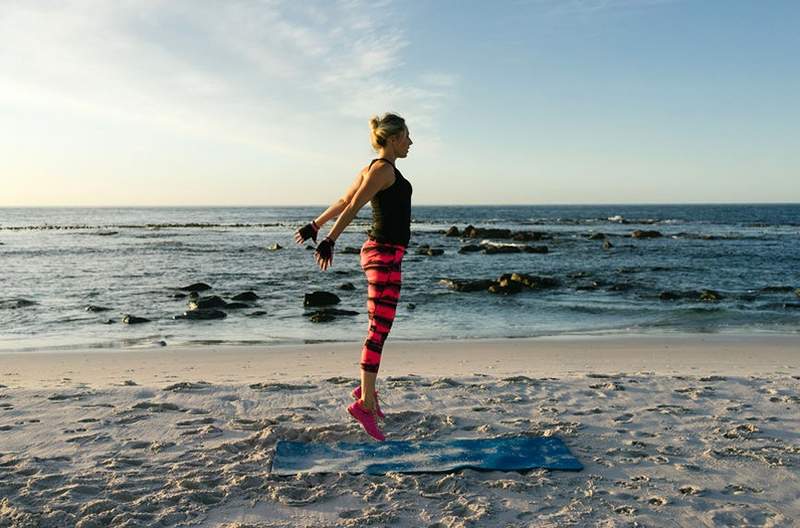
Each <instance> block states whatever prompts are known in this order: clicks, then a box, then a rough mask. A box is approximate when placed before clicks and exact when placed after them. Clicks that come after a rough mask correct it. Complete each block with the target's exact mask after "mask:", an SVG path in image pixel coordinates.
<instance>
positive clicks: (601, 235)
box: [589, 233, 606, 240]
mask: <svg viewBox="0 0 800 528" xmlns="http://www.w3.org/2000/svg"><path fill="white" fill-rule="evenodd" d="M605 238H606V235H605V233H592V234H591V235H589V240H604V239H605Z"/></svg>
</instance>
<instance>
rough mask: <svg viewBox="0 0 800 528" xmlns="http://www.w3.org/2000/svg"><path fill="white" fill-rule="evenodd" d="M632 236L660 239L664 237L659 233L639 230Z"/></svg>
mask: <svg viewBox="0 0 800 528" xmlns="http://www.w3.org/2000/svg"><path fill="white" fill-rule="evenodd" d="M631 236H632V237H633V238H658V237H662V236H664V235H662V234H661V233H660V232H659V231H643V230H641V229H637V230H636V231H634V232H633V233H631Z"/></svg>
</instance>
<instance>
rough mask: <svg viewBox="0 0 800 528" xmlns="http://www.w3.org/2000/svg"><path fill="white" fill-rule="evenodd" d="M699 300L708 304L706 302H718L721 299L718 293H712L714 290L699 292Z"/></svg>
mask: <svg viewBox="0 0 800 528" xmlns="http://www.w3.org/2000/svg"><path fill="white" fill-rule="evenodd" d="M699 299H700V300H701V301H705V302H708V301H718V300H720V299H722V295H720V293H719V292H718V291H714V290H702V291H701V292H700V297H699Z"/></svg>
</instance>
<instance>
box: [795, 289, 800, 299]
mask: <svg viewBox="0 0 800 528" xmlns="http://www.w3.org/2000/svg"><path fill="white" fill-rule="evenodd" d="M794 294H795V295H797V296H798V297H800V288H797V289H796V290H795V291H794Z"/></svg>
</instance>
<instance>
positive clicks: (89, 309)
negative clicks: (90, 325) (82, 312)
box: [86, 304, 111, 312]
mask: <svg viewBox="0 0 800 528" xmlns="http://www.w3.org/2000/svg"><path fill="white" fill-rule="evenodd" d="M110 309H111V308H106V307H105V306H95V305H93V304H90V305H89V306H87V307H86V311H87V312H107V311H109V310H110Z"/></svg>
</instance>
